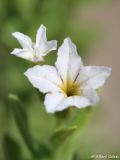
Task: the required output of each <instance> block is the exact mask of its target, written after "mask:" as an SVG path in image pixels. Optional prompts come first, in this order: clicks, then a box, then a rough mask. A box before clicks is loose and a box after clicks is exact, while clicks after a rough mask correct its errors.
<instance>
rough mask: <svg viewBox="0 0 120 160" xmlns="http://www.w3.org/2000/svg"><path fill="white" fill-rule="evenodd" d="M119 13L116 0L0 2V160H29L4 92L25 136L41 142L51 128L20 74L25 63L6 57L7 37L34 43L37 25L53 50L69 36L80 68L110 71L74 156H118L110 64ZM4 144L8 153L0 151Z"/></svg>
mask: <svg viewBox="0 0 120 160" xmlns="http://www.w3.org/2000/svg"><path fill="white" fill-rule="evenodd" d="M119 11H120V3H119V1H112V0H109V1H107V0H106V1H102V0H101V1H97V0H96V1H95V0H91V1H90V0H11V1H8V0H0V24H1V27H0V160H14V159H15V160H19V159H17V158H16V157H17V154H20V155H21V157H25V158H26V160H29V157H30V153H29V150H28V149H27V147H26V145H25V143H24V141H23V139H22V137H21V135H20V133H19V130H18V128H17V126H16V123H15V119H14V116H13V114H12V112H11V109H10V105H9V102H8V95H9V94H10V93H15V94H17V95H19V97H20V98H21V100H22V101H23V102H24V105H25V110H26V112H27V115H28V122H29V127H30V131H31V133H32V136H33V137H35V138H36V139H37V140H39V141H41V142H46V143H47V139H46V137H47V138H48V137H49V135H50V133H52V129H53V127H54V125H55V124H54V123H55V119H54V117H53V116H52V115H51V114H47V113H46V112H45V109H44V106H43V104H42V103H41V102H40V101H39V98H38V95H37V94H36V91H35V90H34V89H33V87H32V86H31V85H30V83H29V82H28V80H27V79H26V77H25V76H24V75H23V73H24V72H25V71H26V70H27V68H28V67H30V65H31V64H30V63H29V62H27V61H25V60H23V59H20V58H17V57H15V56H12V55H10V52H11V51H12V50H13V49H14V48H17V46H18V47H19V44H18V42H17V41H16V40H15V39H14V38H13V37H12V36H11V33H12V32H15V31H20V32H22V33H25V34H27V35H29V36H31V37H32V38H33V39H34V40H35V35H36V31H37V29H38V28H39V26H40V25H41V24H44V25H45V26H46V27H47V37H48V40H52V39H56V40H58V46H59V45H60V44H61V43H62V41H63V39H64V38H65V37H68V36H69V37H71V39H72V40H73V42H74V43H75V44H76V45H77V48H78V52H79V54H80V56H82V58H83V60H84V61H85V62H86V63H88V64H90V63H91V64H93V65H94V64H95V65H108V66H111V67H112V68H113V75H112V77H114V78H111V79H110V80H109V82H108V85H107V87H105V90H104V91H103V92H104V93H103V94H102V96H101V97H102V101H104V102H103V103H101V104H99V106H98V107H97V108H96V109H95V110H96V111H95V113H94V115H93V118H92V121H91V122H90V124H89V126H88V128H87V129H86V130H85V132H84V133H83V135H82V136H81V137H80V140H79V141H78V153H79V155H80V157H81V160H84V159H85V160H87V159H89V158H90V156H91V155H92V154H102V155H104V154H114V155H119V153H120V150H119V148H120V142H119V139H120V136H119V135H120V126H119V121H120V119H119V113H120V109H119V107H120V106H119V103H117V102H118V100H119V97H118V96H119V95H120V94H119V93H120V90H119V89H120V87H118V85H117V84H118V82H119V80H120V76H119V73H117V67H118V65H117V62H118V59H117V58H116V60H115V59H114V62H116V63H114V62H113V58H114V57H118V56H119V54H118V53H119V51H120V48H119V44H118V41H119V40H120V29H119V27H120V20H119V17H120V12H119ZM118 32H119V33H118ZM119 42H120V41H119ZM101 48H102V49H101ZM116 48H117V49H116ZM115 54H116V56H115ZM55 59H56V52H55V51H54V52H53V53H51V54H50V55H49V56H47V58H46V62H47V63H48V64H53V62H54V61H55ZM118 63H119V62H118ZM48 122H49V123H48ZM6 141H7V147H8V148H9V149H8V150H7V151H4V147H5V145H3V143H4V144H5V143H6ZM10 144H13V149H14V151H13V150H12V147H9V145H10ZM17 144H19V146H20V150H19V149H18V148H17ZM15 146H16V147H15ZM10 148H11V150H10ZM9 152H10V153H9ZM9 154H10V155H12V156H10V155H9Z"/></svg>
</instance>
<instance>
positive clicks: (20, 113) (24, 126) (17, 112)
mask: <svg viewBox="0 0 120 160" xmlns="http://www.w3.org/2000/svg"><path fill="white" fill-rule="evenodd" d="M9 100H10V105H11V109H12V111H13V114H14V117H15V120H16V124H17V127H18V129H19V131H20V133H21V135H22V138H23V139H24V141H25V143H26V146H27V147H28V149H29V150H30V152H31V153H32V156H33V157H34V158H35V159H39V160H40V159H42V158H43V157H48V156H50V153H51V150H50V149H49V148H48V147H47V146H46V145H44V144H41V143H39V142H38V141H36V140H35V139H33V137H32V136H31V134H30V130H29V127H28V122H27V115H26V112H25V106H24V105H23V103H22V102H21V100H20V99H19V97H18V96H17V95H15V94H10V95H9Z"/></svg>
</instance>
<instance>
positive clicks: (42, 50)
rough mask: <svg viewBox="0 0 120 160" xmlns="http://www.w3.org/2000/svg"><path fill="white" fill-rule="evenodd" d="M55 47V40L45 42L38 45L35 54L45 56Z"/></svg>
mask: <svg viewBox="0 0 120 160" xmlns="http://www.w3.org/2000/svg"><path fill="white" fill-rule="evenodd" d="M56 48H57V41H56V40H53V41H49V42H45V43H42V44H41V45H40V47H39V49H38V53H37V54H38V55H41V56H46V55H47V54H48V53H49V52H50V51H52V50H56Z"/></svg>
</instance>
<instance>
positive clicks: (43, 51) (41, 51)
mask: <svg viewBox="0 0 120 160" xmlns="http://www.w3.org/2000/svg"><path fill="white" fill-rule="evenodd" d="M12 35H13V36H14V37H15V38H16V39H17V40H18V41H19V43H20V44H21V46H22V48H23V49H18V48H15V49H14V50H13V51H12V52H11V54H14V55H15V56H18V57H21V58H24V59H26V60H30V61H32V62H39V61H43V57H44V56H46V55H47V54H48V53H49V52H50V51H52V50H56V48H57V41H56V40H52V41H47V38H46V27H45V26H44V25H41V26H40V28H39V29H38V31H37V35H36V43H33V42H32V40H31V38H30V37H28V36H27V35H24V34H23V33H20V32H14V33H12Z"/></svg>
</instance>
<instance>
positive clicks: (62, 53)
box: [55, 38, 82, 82]
mask: <svg viewBox="0 0 120 160" xmlns="http://www.w3.org/2000/svg"><path fill="white" fill-rule="evenodd" d="M55 65H56V68H57V70H58V72H59V74H60V75H61V77H62V79H63V81H64V82H66V81H67V80H70V81H72V82H73V81H74V80H75V79H76V77H77V75H78V73H79V70H80V68H81V66H82V61H81V58H80V56H79V55H78V53H77V51H76V46H75V45H74V44H73V43H72V41H71V40H70V38H66V39H65V40H64V43H63V44H62V45H61V47H60V48H59V49H58V58H57V61H56V63H55Z"/></svg>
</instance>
